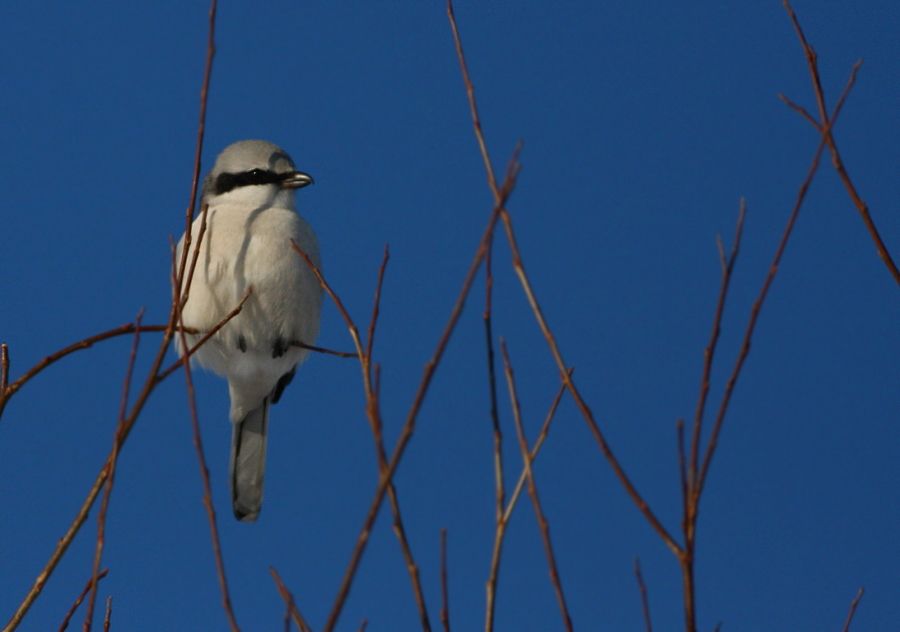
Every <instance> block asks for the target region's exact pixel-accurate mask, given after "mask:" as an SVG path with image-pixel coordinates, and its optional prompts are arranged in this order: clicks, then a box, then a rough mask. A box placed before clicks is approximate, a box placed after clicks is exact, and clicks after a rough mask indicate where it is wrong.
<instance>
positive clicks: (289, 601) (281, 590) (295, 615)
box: [269, 566, 312, 632]
mask: <svg viewBox="0 0 900 632" xmlns="http://www.w3.org/2000/svg"><path fill="white" fill-rule="evenodd" d="M269 574H270V575H272V579H273V580H274V581H275V587H276V588H278V594H280V595H281V599H282V600H283V601H284V605H285V607H286V608H287V611H288V613H290V617H291V618H292V619H293V620H294V623H296V624H297V628H299V629H300V632H312V628H311V627H309V624H308V623H307V622H306V619H304V618H303V615H302V614H300V608H298V607H297V602H296V601H294V595H293V594H291V591H290V590H288V587H287V586H285V585H284V582H283V581H282V580H281V576H280V575H279V574H278V571H276V570H275V567H274V566H270V567H269ZM287 625H288V624H287V623H285V629H287Z"/></svg>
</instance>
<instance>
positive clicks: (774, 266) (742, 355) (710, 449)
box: [692, 66, 859, 504]
mask: <svg viewBox="0 0 900 632" xmlns="http://www.w3.org/2000/svg"><path fill="white" fill-rule="evenodd" d="M858 69H859V67H858V66H854V67H853V70H852V71H851V72H850V77H849V78H848V79H847V84H846V85H845V86H844V91H843V92H842V93H841V96H840V98H839V99H838V102H837V105H835V107H834V112H833V113H832V115H831V118H826V119H825V120H826V121H827V123H826V125H825V128H824V130H823V133H822V139H821V140H820V141H819V146H818V147H817V148H816V152H815V154H814V155H813V159H812V161H811V163H810V165H809V169H808V170H807V173H806V178H804V180H803V183H802V184H801V185H800V188H799V189H798V190H797V197H796V201H795V202H794V208H793V209H792V211H791V214H790V216H789V217H788V221H787V224H786V225H785V228H784V233H782V235H781V241H780V242H779V244H778V247H777V248H776V249H775V254H774V255H773V256H772V262H771V264H770V265H769V272H768V274H767V275H766V278H765V281H763V284H762V287H761V288H760V291H759V294H758V295H757V297H756V300H755V301H754V303H753V307H752V308H751V310H750V319H749V321H748V322H747V328H746V329H745V331H744V339H743V342H742V343H741V350H740V352H739V354H738V357H737V360H736V361H735V364H734V368H733V369H732V371H731V375H730V376H729V378H728V382H727V383H726V385H725V391H724V393H723V395H722V401H721V403H720V404H719V410H718V412H717V414H716V420H715V422H714V424H713V429H712V433H711V434H710V437H709V442H708V443H707V445H706V452H705V455H704V457H703V465H702V467H701V468H700V472H699V475H698V478H697V481H696V483H695V484H694V486H693V488H692V492H693V495H694V497H695V499H697V500H695V503H697V504H699V497H700V494H701V493H702V492H703V486H704V484H705V483H706V477H707V474H708V473H709V467H710V464H711V463H712V459H713V456H714V455H715V453H716V446H717V445H718V440H719V434H720V433H721V431H722V424H723V423H724V422H725V415H726V414H727V412H728V405H729V404H730V403H731V395H732V393H733V392H734V386H735V384H737V381H738V378H739V377H740V374H741V369H742V368H743V366H744V361H745V360H746V359H747V356H748V355H749V353H750V341H751V340H752V338H753V332H754V330H755V328H756V322H757V319H758V318H759V313H760V310H762V306H763V303H764V302H765V300H766V296H767V295H768V293H769V288H770V287H771V286H772V282H773V281H774V280H775V275H776V274H777V273H778V266H779V264H780V263H781V257H782V255H783V254H784V251H785V249H786V248H787V245H788V242H789V241H790V238H791V234H792V232H793V230H794V224H795V223H796V222H797V218H798V217H799V215H800V208H801V207H802V206H803V201H804V200H805V199H806V193H807V192H808V191H809V187H810V185H811V184H812V181H813V177H814V176H815V175H816V171H817V170H818V168H819V162H820V160H821V157H822V151H823V150H824V149H825V144H826V139H827V138H828V135H829V134H830V132H831V129H832V128H833V127H834V125H835V123H837V120H838V116H839V115H840V113H841V109H842V108H843V106H844V102H845V101H846V99H847V95H848V94H849V93H850V90H851V89H852V88H853V85H854V83H855V82H856V73H857V71H858Z"/></svg>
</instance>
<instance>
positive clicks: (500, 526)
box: [448, 5, 524, 632]
mask: <svg viewBox="0 0 900 632" xmlns="http://www.w3.org/2000/svg"><path fill="white" fill-rule="evenodd" d="M448 11H451V12H452V11H453V8H452V6H450V5H448ZM493 250H494V239H493V237H492V238H491V239H490V241H488V247H487V252H486V253H485V256H484V276H485V283H484V288H485V289H484V312H483V314H482V319H483V321H484V341H485V350H486V352H487V377H488V395H489V396H490V417H491V429H492V437H493V458H494V502H495V509H494V546H493V550H492V553H491V565H490V570H489V571H488V579H487V582H486V584H485V591H486V595H485V597H486V607H485V626H484V627H485V630H486V632H490V631H491V630H493V628H494V613H495V611H496V595H497V583H498V581H499V579H500V555H501V552H502V548H503V538H504V536H505V532H506V524H505V523H504V521H503V515H504V513H503V509H504V505H505V504H506V489H505V481H504V478H505V476H504V472H503V431H502V430H501V428H500V413H499V411H498V407H497V375H496V368H495V362H494V333H493V289H494V273H493V263H492V260H493ZM523 472H524V468H523Z"/></svg>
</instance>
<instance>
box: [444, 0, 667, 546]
mask: <svg viewBox="0 0 900 632" xmlns="http://www.w3.org/2000/svg"><path fill="white" fill-rule="evenodd" d="M447 5H448V9H447V15H448V17H449V19H450V26H451V29H452V30H453V36H454V42H455V43H456V51H457V56H458V58H459V64H460V68H461V70H462V74H463V82H464V84H465V86H466V94H467V95H468V97H469V109H470V110H471V112H472V125H473V128H474V131H475V137H476V139H477V140H478V145H479V148H480V149H481V155H482V158H483V159H484V161H485V165H486V170H487V173H488V184H489V186H490V188H491V191H492V192H493V193H494V199H495V203H496V204H497V206H498V208H499V209H500V218H501V219H502V220H503V226H504V229H505V230H506V237H507V241H508V242H509V246H510V250H511V251H512V258H513V268H514V269H515V272H516V276H517V277H518V278H519V282H520V284H521V285H522V289H523V290H524V292H525V296H526V298H527V299H528V304H529V305H530V306H531V310H532V312H533V313H534V316H535V319H536V320H537V322H538V326H539V327H540V329H541V333H542V334H543V335H544V338H545V339H546V341H547V344H548V345H549V347H550V352H551V354H552V355H553V359H554V360H555V361H556V365H557V369H558V370H559V372H560V378H561V379H562V381H563V382H564V383H565V385H566V387H567V388H568V389H569V392H571V393H572V397H573V398H574V399H575V403H576V405H577V406H578V409H579V410H580V411H581V414H582V417H583V418H584V420H585V422H586V423H587V424H588V426H589V428H590V431H591V433H592V435H593V436H594V439H595V441H596V442H597V444H598V446H599V448H600V451H601V452H602V454H603V456H604V457H605V458H606V460H607V462H608V463H609V464H610V466H612V468H613V471H614V472H615V474H616V477H617V478H618V479H619V482H620V483H621V484H622V486H623V487H624V488H625V491H626V492H627V493H628V495H629V496H630V497H631V499H632V501H633V502H634V503H635V505H636V506H637V507H638V509H639V510H640V512H641V513H642V514H643V515H644V517H645V518H646V519H647V521H648V522H649V523H650V525H651V526H652V527H653V529H654V530H655V531H656V532H657V534H659V536H660V538H662V540H663V542H665V544H666V546H668V547H669V549H670V550H671V551H672V552H673V553H674V554H675V555H680V554H681V547H680V545H679V544H678V543H677V542H676V541H675V539H674V538H673V537H672V535H671V534H669V532H668V531H667V530H666V528H665V527H664V526H663V524H662V523H661V522H660V521H659V519H658V518H657V517H656V514H655V513H654V512H653V511H652V510H651V508H650V505H649V504H648V503H647V501H646V500H645V499H644V497H643V496H641V494H640V493H639V492H638V490H637V488H636V487H635V486H634V484H633V483H632V482H631V479H630V478H629V477H628V475H627V474H626V473H625V470H624V468H623V467H622V465H621V464H620V463H619V460H618V459H617V458H616V456H615V454H613V451H612V448H611V447H610V446H609V444H608V443H607V441H606V437H605V436H604V435H603V432H602V431H601V430H600V427H599V426H598V425H597V422H596V421H595V419H594V414H593V413H592V412H591V409H590V408H589V407H588V405H587V403H586V402H585V401H584V398H583V397H582V396H581V393H580V391H579V390H578V388H577V387H576V386H575V383H574V381H572V379H571V377H570V376H569V375H568V369H567V365H566V362H565V360H563V357H562V354H561V353H560V351H559V347H558V345H557V343H556V338H555V337H554V335H553V332H552V331H551V330H550V327H549V325H548V324H547V321H546V319H545V318H544V314H543V311H542V310H541V307H540V304H539V303H538V301H537V298H536V296H535V293H534V290H533V288H532V286H531V281H530V280H529V278H528V275H527V273H526V272H525V266H524V264H523V262H522V255H521V253H520V251H519V246H518V242H517V241H516V237H515V232H514V231H513V226H512V219H511V218H510V215H509V212H508V211H507V210H506V208H505V205H504V204H500V203H499V199H498V197H497V194H498V189H497V184H496V181H495V179H494V178H493V171H492V170H491V169H490V168H489V167H488V165H490V158H489V156H488V153H487V145H486V143H485V141H484V134H483V132H482V129H481V123H480V120H479V118H478V108H477V105H476V102H475V90H474V87H473V85H472V81H471V79H470V78H469V73H468V68H467V66H466V62H465V55H464V54H463V48H462V41H461V38H460V36H459V31H458V29H457V26H456V20H455V18H454V16H453V8H452V4H451V2H450V0H448V3H447Z"/></svg>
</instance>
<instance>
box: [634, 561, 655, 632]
mask: <svg viewBox="0 0 900 632" xmlns="http://www.w3.org/2000/svg"><path fill="white" fill-rule="evenodd" d="M634 578H635V579H636V580H637V585H638V591H640V593H641V612H643V613H644V629H646V630H647V632H653V621H652V619H650V600H649V598H648V597H647V584H645V583H644V576H643V575H642V574H641V560H640V558H637V557H636V558H634Z"/></svg>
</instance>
